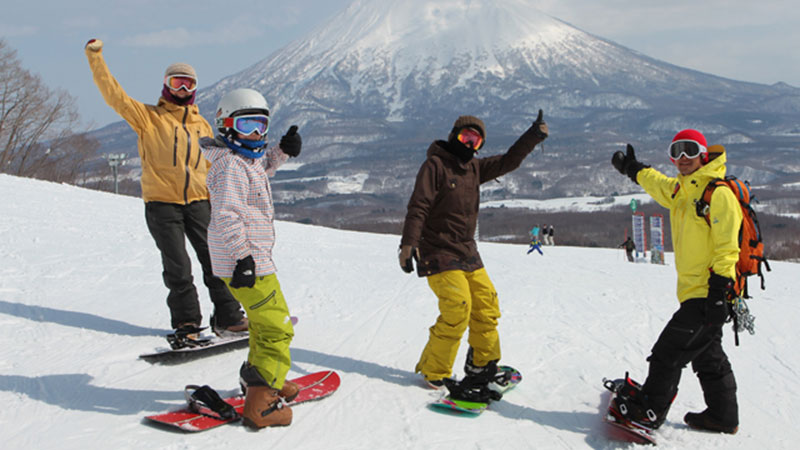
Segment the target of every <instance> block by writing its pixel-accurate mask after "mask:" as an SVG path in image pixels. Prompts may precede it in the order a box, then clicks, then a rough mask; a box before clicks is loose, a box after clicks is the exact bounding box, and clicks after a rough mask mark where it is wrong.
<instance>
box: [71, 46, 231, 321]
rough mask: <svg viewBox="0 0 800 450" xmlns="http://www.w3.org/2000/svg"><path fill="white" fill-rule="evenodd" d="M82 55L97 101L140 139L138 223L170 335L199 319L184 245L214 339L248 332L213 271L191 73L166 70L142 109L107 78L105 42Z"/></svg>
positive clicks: (183, 67)
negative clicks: (148, 244) (161, 289)
mask: <svg viewBox="0 0 800 450" xmlns="http://www.w3.org/2000/svg"><path fill="white" fill-rule="evenodd" d="M84 51H85V53H86V58H87V59H88V60H89V67H90V68H91V70H92V75H93V76H94V82H95V84H96V85H97V88H98V89H99V90H100V93H101V94H102V95H103V99H105V101H106V103H108V105H109V106H111V107H112V108H113V109H114V111H116V112H117V113H118V114H119V115H120V116H121V117H122V118H123V119H125V121H126V122H128V125H130V127H131V128H132V129H133V131H135V132H136V134H137V135H138V137H139V140H138V147H139V157H140V159H141V162H142V179H141V184H142V199H143V200H144V202H145V203H144V217H145V221H146V222H147V229H148V230H149V231H150V235H151V236H152V237H153V240H154V241H155V243H156V247H158V250H159V251H160V252H161V263H162V268H163V272H162V278H163V281H164V285H166V287H167V289H169V294H168V295H167V306H169V312H170V316H171V325H172V328H174V329H175V330H176V333H178V334H181V333H184V334H190V333H193V332H196V331H197V328H198V327H199V326H200V324H201V321H202V319H203V316H202V314H201V313H200V302H199V301H198V298H197V288H195V286H194V282H193V277H192V262H191V259H189V254H188V253H187V252H186V239H188V240H189V243H190V244H191V245H192V247H193V248H194V250H195V253H196V254H197V260H198V261H199V262H200V266H201V267H202V269H203V283H205V285H206V287H208V293H209V296H210V297H211V302H212V303H214V313H213V315H212V316H211V320H210V322H211V326H212V328H213V330H214V331H215V332H217V333H218V334H224V333H228V332H233V333H239V332H244V331H247V319H245V318H244V313H242V311H241V309H240V308H239V303H237V302H236V300H234V298H233V297H232V296H231V293H230V292H228V289H227V288H226V287H225V284H224V283H223V282H222V281H220V280H219V278H217V277H215V276H214V275H213V274H212V270H211V259H210V257H209V255H208V242H207V237H206V235H207V228H208V221H209V217H210V215H211V211H210V206H209V202H208V189H206V173H207V172H208V165H207V162H206V161H205V160H203V157H202V156H201V155H200V147H199V143H198V141H199V140H200V138H201V137H203V136H212V135H213V134H214V133H213V130H212V129H211V126H210V125H209V124H208V122H206V120H205V119H204V118H203V116H201V115H200V112H199V111H198V109H197V105H195V104H194V99H195V94H196V93H197V75H196V74H195V71H194V69H193V68H192V66H190V65H188V64H184V63H175V64H171V65H170V66H169V67H167V70H166V72H165V73H164V84H163V85H162V86H161V98H159V99H158V103H157V104H155V105H146V104H144V103H141V102H139V101H136V100H134V99H133V98H131V97H129V96H128V94H126V93H125V91H124V90H123V89H122V87H121V86H120V85H119V83H118V82H117V80H116V79H114V77H113V76H112V75H111V72H110V71H109V70H108V66H107V65H106V62H105V59H104V58H103V41H101V40H99V39H92V40H90V41H89V42H87V43H86V46H85V49H84Z"/></svg>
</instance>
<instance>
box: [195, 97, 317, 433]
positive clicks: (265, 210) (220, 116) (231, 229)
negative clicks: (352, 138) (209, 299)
mask: <svg viewBox="0 0 800 450" xmlns="http://www.w3.org/2000/svg"><path fill="white" fill-rule="evenodd" d="M215 120H216V125H217V132H218V134H217V137H216V138H215V139H211V138H203V139H201V141H200V146H201V148H202V150H203V154H204V155H205V156H206V158H208V159H209V160H210V161H211V169H210V170H209V172H208V180H207V182H208V190H209V192H210V194H211V224H210V225H209V227H208V243H209V247H210V249H211V265H212V267H213V270H214V274H215V275H216V276H218V277H220V278H221V279H222V281H223V282H224V283H225V284H226V285H227V286H228V288H230V292H231V293H233V296H234V297H235V298H236V300H238V301H239V302H240V303H241V304H242V306H244V308H245V311H246V312H247V316H248V318H249V322H250V352H249V353H248V355H247V361H245V362H244V364H242V367H241V369H240V371H239V375H240V378H241V381H242V387H243V388H244V389H245V404H244V413H243V418H244V423H245V425H247V426H249V427H253V428H263V427H268V426H283V425H289V424H290V423H291V422H292V410H291V408H289V407H288V406H286V405H285V403H284V402H289V401H291V400H293V399H294V398H295V397H296V396H297V393H298V388H297V385H296V384H294V383H292V382H291V381H288V380H286V374H287V372H288V371H289V368H290V366H291V354H290V352H289V344H290V343H291V342H292V338H293V337H294V328H293V327H292V322H291V320H290V316H289V308H288V307H287V305H286V300H285V299H284V297H283V292H282V291H281V286H280V283H278V278H277V276H276V275H275V271H276V269H275V263H274V262H273V260H272V248H273V246H274V245H275V229H274V227H273V220H274V217H275V209H274V206H273V203H272V190H271V188H270V184H269V177H270V176H272V175H274V174H275V171H276V170H278V167H280V165H281V164H283V163H284V162H286V160H287V159H289V157H290V156H291V157H295V156H297V155H299V154H300V149H301V146H302V140H301V139H300V135H299V134H297V127H296V126H292V127H290V128H289V132H288V133H287V134H286V135H284V136H283V137H282V138H281V141H280V144H279V145H277V146H273V147H270V148H267V144H268V141H267V131H268V130H269V122H270V115H269V105H268V104H267V101H266V100H265V99H264V97H263V96H262V95H261V94H260V93H259V92H258V91H255V90H253V89H235V90H233V91H230V92H228V93H226V94H225V95H223V96H222V98H221V99H220V101H219V105H218V106H217V111H216V119H215Z"/></svg>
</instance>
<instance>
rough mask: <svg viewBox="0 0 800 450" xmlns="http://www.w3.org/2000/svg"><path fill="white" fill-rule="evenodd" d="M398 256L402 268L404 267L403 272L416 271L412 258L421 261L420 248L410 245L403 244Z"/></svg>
mask: <svg viewBox="0 0 800 450" xmlns="http://www.w3.org/2000/svg"><path fill="white" fill-rule="evenodd" d="M398 257H399V258H400V268H401V269H403V272H405V273H411V272H413V271H414V262H413V261H412V260H416V261H417V262H419V250H417V248H416V247H412V246H410V245H401V246H400V251H399V253H398Z"/></svg>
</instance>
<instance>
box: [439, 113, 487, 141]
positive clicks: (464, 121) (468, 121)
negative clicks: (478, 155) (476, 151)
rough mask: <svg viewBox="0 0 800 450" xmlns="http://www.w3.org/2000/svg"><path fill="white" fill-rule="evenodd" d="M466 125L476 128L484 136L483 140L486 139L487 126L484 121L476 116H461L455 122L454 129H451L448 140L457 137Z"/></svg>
mask: <svg viewBox="0 0 800 450" xmlns="http://www.w3.org/2000/svg"><path fill="white" fill-rule="evenodd" d="M466 127H471V128H475V129H476V130H478V132H479V133H480V134H481V136H483V140H484V141H485V140H486V128H485V126H484V125H483V121H482V120H481V119H479V118H477V117H475V116H460V117H459V118H458V119H456V121H455V123H453V129H452V130H451V131H450V135H449V136H447V140H448V141H452V140H453V139H455V137H456V135H458V132H459V131H460V130H461V129H462V128H466Z"/></svg>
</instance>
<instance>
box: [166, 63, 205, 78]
mask: <svg viewBox="0 0 800 450" xmlns="http://www.w3.org/2000/svg"><path fill="white" fill-rule="evenodd" d="M170 75H189V76H192V77H195V78H197V73H196V72H195V71H194V67H192V66H190V65H189V64H186V63H175V64H170V65H169V67H167V70H166V71H165V72H164V76H165V77H168V76H170Z"/></svg>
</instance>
